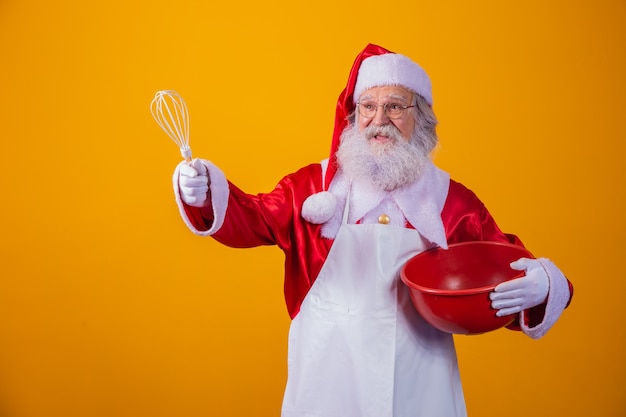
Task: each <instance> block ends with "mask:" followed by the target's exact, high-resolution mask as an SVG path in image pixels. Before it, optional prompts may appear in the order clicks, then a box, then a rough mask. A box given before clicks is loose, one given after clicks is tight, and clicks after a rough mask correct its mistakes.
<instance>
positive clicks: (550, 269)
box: [520, 258, 571, 339]
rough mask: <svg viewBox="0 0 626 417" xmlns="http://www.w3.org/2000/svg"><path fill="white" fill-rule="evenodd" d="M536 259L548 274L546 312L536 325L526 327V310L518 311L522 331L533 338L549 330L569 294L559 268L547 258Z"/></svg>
mask: <svg viewBox="0 0 626 417" xmlns="http://www.w3.org/2000/svg"><path fill="white" fill-rule="evenodd" d="M537 260H538V261H539V262H540V263H541V266H543V269H544V270H545V271H546V274H548V280H549V281H550V291H549V292H548V300H547V304H546V312H545V314H544V317H543V320H542V321H541V323H539V324H538V325H537V326H535V327H528V325H527V324H526V312H525V311H522V312H521V313H520V326H521V328H522V331H523V332H524V333H525V334H526V335H528V336H530V337H531V338H533V339H539V338H540V337H542V336H543V335H545V334H546V333H547V332H548V330H550V328H551V327H552V326H553V325H554V323H556V321H557V320H558V319H559V317H561V313H563V310H565V307H566V306H567V303H568V302H569V300H570V296H571V294H570V292H569V284H568V281H567V278H565V275H563V273H562V272H561V270H560V269H559V268H557V266H556V265H555V264H554V263H553V262H552V261H550V260H549V259H546V258H539V259H537Z"/></svg>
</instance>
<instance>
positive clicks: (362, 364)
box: [282, 208, 466, 417]
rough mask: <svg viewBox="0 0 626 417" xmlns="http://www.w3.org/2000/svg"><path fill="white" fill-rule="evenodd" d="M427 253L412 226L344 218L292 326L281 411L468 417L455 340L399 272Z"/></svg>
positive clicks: (311, 416) (350, 416)
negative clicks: (426, 314) (427, 316)
mask: <svg viewBox="0 0 626 417" xmlns="http://www.w3.org/2000/svg"><path fill="white" fill-rule="evenodd" d="M346 210H347V208H346ZM344 217H345V216H344ZM425 249H426V247H425V245H424V244H423V243H422V239H421V237H420V235H419V234H418V232H417V231H416V230H413V229H406V228H399V227H394V226H390V225H383V224H365V225H362V224H345V220H344V224H343V225H342V226H341V228H340V229H339V232H338V234H337V236H336V238H335V241H334V243H333V245H332V248H331V250H330V253H329V255H328V258H327V260H326V262H325V263H324V266H323V267H322V270H321V272H320V274H319V276H318V277H317V279H316V281H315V282H314V284H313V286H312V287H311V289H310V291H309V293H308V294H307V296H306V298H305V299H304V301H303V303H302V306H301V308H300V312H299V313H298V315H297V316H296V317H295V318H294V320H293V321H292V323H291V327H290V330H289V353H288V368H289V372H288V381H287V387H286V390H285V396H284V399H283V407H282V416H283V417H418V416H423V417H460V416H466V411H465V402H464V398H463V392H462V389H461V382H460V377H459V370H458V366H457V359H456V353H455V350H454V342H453V339H452V336H451V335H450V334H447V333H443V332H440V331H439V330H437V329H435V328H433V327H432V326H430V325H429V324H427V323H426V322H425V321H424V320H423V319H422V318H421V316H419V315H418V313H417V312H416V310H415V308H414V307H413V305H412V304H411V301H410V298H409V293H408V289H407V288H406V287H405V286H404V284H403V283H402V282H401V281H400V277H399V275H400V268H401V267H402V265H403V264H404V263H405V262H406V261H407V260H408V259H409V258H411V257H412V256H414V255H415V254H417V253H418V252H421V251H423V250H425Z"/></svg>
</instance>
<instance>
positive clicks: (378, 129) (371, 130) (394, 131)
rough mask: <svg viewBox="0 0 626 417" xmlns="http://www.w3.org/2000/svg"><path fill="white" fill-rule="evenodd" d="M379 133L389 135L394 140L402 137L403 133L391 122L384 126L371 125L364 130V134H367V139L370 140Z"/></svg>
mask: <svg viewBox="0 0 626 417" xmlns="http://www.w3.org/2000/svg"><path fill="white" fill-rule="evenodd" d="M378 135H381V136H387V137H389V138H391V139H393V140H394V141H395V140H399V139H401V138H402V135H401V134H400V131H399V130H398V128H397V127H395V126H394V125H393V124H391V123H389V124H386V125H382V126H372V125H370V126H367V127H366V128H365V129H364V130H363V136H365V138H366V139H367V140H370V139H371V138H373V137H374V136H378Z"/></svg>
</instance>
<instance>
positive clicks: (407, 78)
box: [353, 53, 433, 106]
mask: <svg viewBox="0 0 626 417" xmlns="http://www.w3.org/2000/svg"><path fill="white" fill-rule="evenodd" d="M388 85H393V86H401V87H405V88H408V89H409V90H412V91H414V92H416V93H417V94H419V95H420V96H422V97H424V99H425V100H426V101H427V102H428V104H430V105H431V106H432V104H433V93H432V85H431V83H430V78H429V77H428V74H426V71H424V70H423V69H422V67H420V66H419V65H417V64H416V63H415V62H413V61H411V59H409V58H407V57H406V56H404V55H400V54H391V53H390V54H384V55H375V56H371V57H369V58H367V59H365V60H364V61H363V62H362V63H361V68H360V69H359V75H358V78H357V80H356V85H355V86H354V94H353V100H354V102H355V103H356V102H357V100H358V99H359V97H360V96H361V94H362V93H363V91H365V90H367V89H370V88H373V87H380V86H388Z"/></svg>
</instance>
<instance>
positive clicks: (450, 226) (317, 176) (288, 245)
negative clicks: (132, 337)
mask: <svg viewBox="0 0 626 417" xmlns="http://www.w3.org/2000/svg"><path fill="white" fill-rule="evenodd" d="M228 189H229V190H228V191H229V192H228V205H227V209H226V212H225V215H224V219H223V223H222V225H221V226H220V227H219V229H218V230H217V231H215V233H213V234H212V236H213V238H215V239H216V240H217V241H219V242H221V243H223V244H225V245H227V246H230V247H236V248H248V247H255V246H260V245H277V246H278V247H280V248H281V249H282V250H283V252H284V253H285V283H284V289H285V302H286V304H287V310H288V312H289V315H290V316H291V318H293V317H295V316H296V315H297V314H298V311H299V309H300V305H301V303H302V301H303V300H304V297H305V296H306V295H307V293H308V291H309V289H310V288H311V286H312V285H313V282H314V281H315V278H316V277H317V275H318V274H319V272H320V270H321V268H322V265H323V264H324V262H325V260H326V257H327V256H328V252H329V250H330V247H331V245H332V244H333V240H332V239H328V238H324V237H322V236H321V235H320V229H321V225H318V224H312V223H309V222H307V221H306V220H304V219H303V218H302V216H301V210H302V204H303V202H304V200H305V199H306V198H307V197H309V196H310V195H312V194H315V193H317V192H320V191H321V190H322V189H323V187H322V168H321V165H320V164H311V165H308V166H306V167H304V168H302V169H300V170H298V171H297V172H295V173H293V174H290V175H287V176H286V177H284V178H283V179H282V180H281V181H280V182H279V183H278V185H277V186H276V188H275V189H274V190H273V191H271V192H269V193H261V194H257V195H251V194H247V193H245V192H243V191H242V190H240V189H239V188H238V187H237V186H235V185H234V184H232V183H231V182H228ZM179 203H181V202H180V201H179ZM181 210H183V211H184V213H183V214H184V216H186V217H187V219H188V222H189V223H190V227H193V228H195V229H197V231H200V232H202V231H207V230H209V229H210V228H211V227H212V226H213V220H214V211H213V208H212V207H205V208H202V209H200V208H195V207H191V206H188V205H186V204H184V203H181ZM441 220H442V223H443V227H444V230H445V234H446V239H447V242H448V244H452V243H457V242H463V241H476V240H486V241H495V242H507V243H514V244H518V245H522V243H521V241H520V240H519V239H518V238H517V237H516V236H515V235H511V234H505V233H503V232H502V231H501V230H500V228H499V227H498V225H497V224H496V222H495V220H494V219H493V217H492V216H491V214H490V213H489V212H488V210H487V209H486V207H485V205H484V204H483V203H482V202H481V201H480V200H479V199H478V197H477V196H476V195H475V194H474V193H473V192H472V191H470V190H469V189H467V188H466V187H464V186H463V185H461V184H460V183H458V182H456V181H453V180H450V184H449V189H448V195H447V198H446V201H445V204H444V207H443V210H442V212H441ZM408 227H411V225H408ZM568 284H569V283H568ZM569 286H570V294H571V292H572V291H571V284H569ZM544 309H545V306H537V307H535V308H534V309H533V311H532V312H531V314H527V315H526V317H527V320H526V321H527V322H528V324H529V325H531V326H532V322H535V321H536V322H537V323H539V322H541V319H542V316H543V311H544ZM513 327H514V328H515V327H517V326H513Z"/></svg>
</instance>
